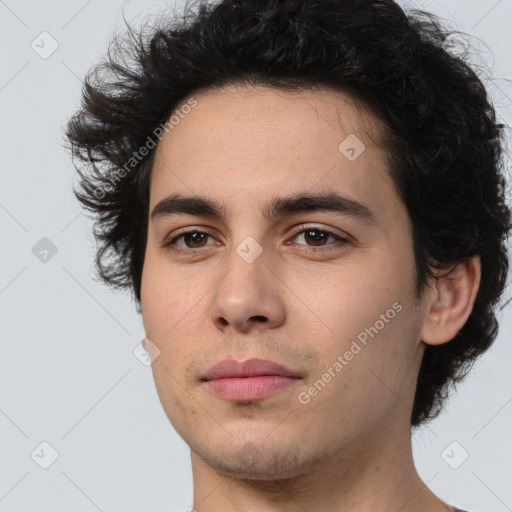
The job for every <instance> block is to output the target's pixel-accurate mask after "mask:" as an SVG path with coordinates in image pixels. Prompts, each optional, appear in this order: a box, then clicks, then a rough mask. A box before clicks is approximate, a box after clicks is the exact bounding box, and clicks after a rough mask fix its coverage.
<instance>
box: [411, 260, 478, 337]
mask: <svg viewBox="0 0 512 512" xmlns="http://www.w3.org/2000/svg"><path fill="white" fill-rule="evenodd" d="M480 278H481V265H480V257H479V256H478V255H475V256H473V257H471V258H469V259H467V260H465V261H463V262H461V263H458V264H456V265H455V266H454V267H453V268H452V269H451V270H450V271H449V272H448V273H447V274H443V275H442V276H438V278H437V280H436V284H435V288H434V289H433V290H432V293H430V294H429V295H428V302H427V303H426V310H427V313H426V316H425V319H424V322H423V326H422V329H421V335H420V336H421V337H420V339H421V341H423V342H425V343H427V344H428V345H440V344H442V343H446V342H448V341H450V340H452V339H453V338H454V337H455V336H456V335H457V333H458V332H459V331H460V330H461V329H462V327H464V324H465V323H466V320H467V319H468V317H469V315H470V314H471V311H472V310H473V304H474V302H475V298H476V295H477V292H478V288H479V286H480Z"/></svg>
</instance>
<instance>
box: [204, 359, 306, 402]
mask: <svg viewBox="0 0 512 512" xmlns="http://www.w3.org/2000/svg"><path fill="white" fill-rule="evenodd" d="M301 379H302V377H301V376H300V375H299V374H298V373H297V372H294V371H293V370H290V369H289V368H286V367H285V366H283V365H280V364H278V363H275V362H273V361H267V360H263V359H249V360H247V361H243V362H239V361H236V360H234V359H224V360H223V361H220V362H218V363H217V364H215V365H214V366H213V367H212V368H211V369H210V370H209V372H208V373H207V374H206V375H205V376H204V377H203V378H202V379H201V380H202V381H203V382H204V383H205V385H206V386H207V387H208V389H209V390H210V391H211V392H213V393H214V394H216V395H218V396H220V397H222V398H225V399H228V400H232V401H237V402H247V401H255V400H263V399H264V398H267V397H269V396H271V395H273V394H274V393H277V392H278V391H281V390H284V389H286V388H289V387H290V386H292V385H294V384H296V383H297V382H298V381H300V380H301Z"/></svg>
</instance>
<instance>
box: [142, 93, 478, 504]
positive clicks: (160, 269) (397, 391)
mask: <svg viewBox="0 0 512 512" xmlns="http://www.w3.org/2000/svg"><path fill="white" fill-rule="evenodd" d="M194 98H195V99H196V100H197V106H195V107H194V108H193V109H191V112H190V113H189V114H187V115H186V116H184V118H183V119H181V120H180V122H179V124H177V125H175V126H174V128H173V129H172V130H171V131H170V132H169V133H165V134H164V135H163V137H162V138H161V140H160V142H159V144H158V147H157V149H156V155H155V162H154V167H153V170H152V178H151V187H150V209H149V211H150V212H152V210H153V208H154V207H155V205H156V204H157V203H158V202H159V201H160V200H161V199H163V198H165V197H167V196H169V195H170V194H173V193H182V194H186V195H200V196H206V197H208V198H210V199H214V200H216V201H218V202H220V203H221V204H222V205H224V208H225V218H224V219H211V218H206V217H202V216H195V215H189V214H173V215H168V216H166V217H159V218H157V219H155V220H151V219H149V220H148V239H147V246H146V254H145V262H144V268H143V275H142V290H141V296H142V301H141V302H142V311H143V321H144V328H145V332H146V337H147V338H148V339H149V340H151V344H154V345H151V346H153V347H155V346H156V347H158V350H159V351H160V352H159V355H158V357H157V358H156V359H155V360H154V361H153V364H152V369H153V376H154V379H155V385H156V388H157V392H158V395H159V398H160V401H161V403H162V406H163V408H164V410H165V412H166V414H167V416H168V418H169V420H170V422H171V423H172V425H173V426H174V428H175V429H176V430H177V432H178V433H179V434H180V436H181V437H182V438H183V439H184V440H185V442H186V443H187V444H188V445H189V447H190V449H191V458H192V469H193V482H194V509H196V510H197V511H199V512H213V511H216V512H217V511H219V510H222V511H226V512H231V511H242V510H243V511H247V512H249V511H261V510H265V511H304V510H307V511H308V512H314V511H320V510H321V511H323V512H326V511H336V512H348V511H350V512H363V511H370V510H371V511H375V510H379V511H381V512H388V511H389V512H397V511H400V512H413V511H420V510H421V511H426V510H428V511H432V512H441V511H449V510H450V507H449V506H448V505H447V504H446V503H444V502H443V501H442V500H440V499H439V498H437V497H436V496H435V495H434V494H433V493H432V492H431V491H430V490H429V489H428V487H427V486H426V485H425V483H424V482H423V481H422V480H421V478H420V477H419V475H418V473H417V472H416V469H415V467H414V461H413V458H412V448H411V430H410V415H411V409H412V403H413V397H414V391H415V387H416V380H417V375H418V372H419V367H420V363H421V358H422V355H423V352H424V349H425V347H426V345H427V344H432V345H435V344H440V343H446V342H449V341H450V340H451V339H452V338H453V337H454V336H455V334H456V333H457V332H458V331H459V330H460V328H461V327H462V326H463V325H464V323H465V322H466V320H467V318H468V316H469V314H470V313H471V309H472V307H473V303H474V299H475V296H476V292H477V290H478V286H479V282H480V264H479V260H478V258H477V257H476V258H473V259H470V260H468V261H467V262H464V263H461V264H459V265H458V266H456V267H454V269H453V271H452V272H451V274H450V275H449V276H448V277H446V278H442V279H441V278H440V279H439V280H438V281H437V283H431V284H430V286H429V287H428V288H427V289H426V291H425V293H424V294H423V296H422V298H421V300H420V301H417V300H415V296H414V293H413V290H414V275H415V274H414V260H413V249H412V232H411V223H410V219H409V216H408V213H407V210H406V208H405V206H404V205H403V204H402V203H401V202H400V201H399V200H398V198H397V195H396V191H395V188H394V185H393V183H392V181H391V179H390V176H389V174H388V171H387V167H386V149H385V147H380V146H379V145H378V144H376V143H375V141H378V140H379V137H380V135H382V133H383V129H384V128H383V126H382V124H381V123H380V121H379V119H378V118H377V117H375V116H374V115H373V114H372V113H371V112H369V111H367V110H365V109H364V108H363V107H361V106H358V105H357V104H355V103H354V102H353V101H352V100H351V98H350V97H349V96H348V95H346V94H345V93H342V92H339V91H334V90H331V89H317V90H302V91H300V92H293V93H292V92H288V91H283V90H278V89H274V88H270V87H264V86H257V87H248V86H244V87H242V86H240V85H233V84H231V85H229V86H223V87H222V88H219V89H215V90H213V91H209V92H204V91H203V92H199V93H197V94H195V95H194ZM184 103H185V102H184ZM349 134H355V135H356V136H357V137H358V138H359V139H360V140H361V141H363V142H364V143H365V145H366V148H365V150H364V151H363V152H362V153H361V155H360V156H359V157H358V158H356V159H355V160H354V161H350V160H349V159H348V158H346V157H345V155H343V154H342V153H341V152H340V150H339V149H338V146H339V144H340V142H342V141H343V140H344V139H345V138H346V137H347V135H349ZM332 191H336V192H338V193H342V194H344V195H347V196H349V197H350V198H353V199H355V200H357V201H359V202H361V203H364V204H365V205H367V206H368V208H370V209H371V210H372V212H374V214H375V217H376V219H377V222H376V223H375V224H372V223H368V222H365V221H363V220H361V219H355V218H352V217H350V216H348V215H344V214H339V213H334V212H326V211H315V212H306V213H299V214H295V215H291V216H290V215H289V216H285V217H283V218H280V219H274V220H268V219H266V218H265V217H264V215H263V213H262V206H263V205H264V204H266V203H267V202H268V201H269V200H270V199H272V198H274V197H276V196H288V195H292V194H296V193H299V192H332ZM302 224H307V225H306V227H307V228H308V229H313V228H315V229H316V230H320V231H321V232H322V233H324V230H327V231H329V232H332V233H334V234H336V235H340V236H342V237H346V238H348V240H349V242H348V243H344V244H341V245H340V244H339V243H338V245H336V242H337V240H336V238H333V237H328V238H326V239H325V240H324V241H325V244H321V243H319V242H318V241H317V239H315V238H314V237H311V236H309V237H308V236H306V235H305V234H304V231H302V230H303V229H305V228H304V227H301V225H302ZM183 228H187V229H190V230H191V231H194V229H196V230H198V231H200V232H205V231H206V232H207V233H208V234H209V235H210V236H208V237H206V236H203V237H202V238H201V237H200V238H199V240H200V241H199V242H198V241H197V240H198V238H197V235H196V238H195V239H194V240H192V241H191V240H190V239H188V242H187V240H186V239H185V238H183V237H181V239H178V240H176V242H175V243H174V245H171V246H170V247H167V248H166V247H163V245H164V242H166V241H168V240H170V239H171V238H172V236H174V234H176V236H177V235H178V234H179V233H178V230H181V229H183ZM248 236H250V237H253V238H254V239H255V240H256V241H257V242H258V244H259V245H260V246H261V249H262V252H261V254H260V255H259V256H258V257H257V258H256V259H255V260H254V261H253V262H252V263H248V262H247V261H245V260H244V259H243V258H242V257H241V256H240V255H239V253H237V251H236V249H237V247H238V246H239V244H240V243H241V242H242V241H244V240H245V239H246V237H248ZM325 237H327V234H325ZM187 243H188V245H187ZM312 247H317V248H318V247H319V248H320V249H321V250H323V251H324V252H315V253H312V252H307V250H308V249H311V248H312ZM329 247H331V248H332V250H327V249H328V248H329ZM180 248H181V249H183V250H184V251H187V250H188V253H181V254H180V253H178V252H177V250H178V249H180ZM194 251H195V252H194ZM394 303H399V304H400V305H401V310H400V311H399V312H397V313H396V315H395V316H394V318H393V319H391V320H389V321H388V322H386V323H385V325H384V327H383V328H381V329H380V330H379V332H378V334H377V335H375V337H374V338H373V339H372V338H369V339H368V343H367V345H366V346H364V348H362V349H361V350H360V351H359V352H358V353H357V355H354V356H353V358H352V359H351V360H350V361H348V362H347V364H346V365H344V367H343V369H342V371H339V372H335V376H331V377H332V378H331V379H330V381H329V382H328V383H327V384H326V385H325V387H323V388H322V389H321V391H319V392H318V393H317V394H316V395H315V396H314V397H311V400H310V401H309V403H307V404H304V403H301V402H300V401H299V400H298V396H299V393H301V392H307V391H308V389H309V388H311V386H312V385H313V384H314V383H315V382H316V381H318V379H319V378H321V377H322V375H323V374H324V373H325V372H326V371H327V370H328V369H329V368H332V367H333V363H334V362H335V361H336V360H337V358H338V356H340V355H343V354H344V353H345V352H346V351H347V350H348V349H349V348H350V346H351V343H352V341H353V340H356V338H357V336H358V334H359V333H361V332H362V331H364V329H365V328H368V327H370V326H374V325H375V324H376V321H377V320H379V318H381V315H382V314H386V311H388V310H389V309H390V308H392V305H393V304H394ZM359 345H361V344H359ZM146 346H150V344H149V343H148V342H146ZM155 353H156V352H155ZM252 357H257V358H262V359H270V360H272V361H275V362H278V363H280V364H282V365H284V366H287V367H288V368H291V369H293V370H294V371H296V372H297V373H298V374H300V376H301V378H300V379H297V381H295V383H294V384H293V385H292V387H291V388H288V389H286V390H282V391H279V392H277V393H275V394H273V395H272V396H270V397H268V398H265V399H263V400H259V401H254V402H252V403H238V402H234V401H230V400H227V399H225V398H221V397H219V396H217V395H215V394H213V393H212V392H211V391H210V390H209V389H208V387H207V386H206V385H205V384H204V382H202V381H201V377H202V376H204V374H205V373H206V372H207V371H208V370H209V368H210V367H211V366H212V365H213V364H215V363H216V362H218V361H220V360H223V359H225V358H233V359H238V360H246V359H249V358H252ZM331 372H332V370H331ZM302 396H304V395H302Z"/></svg>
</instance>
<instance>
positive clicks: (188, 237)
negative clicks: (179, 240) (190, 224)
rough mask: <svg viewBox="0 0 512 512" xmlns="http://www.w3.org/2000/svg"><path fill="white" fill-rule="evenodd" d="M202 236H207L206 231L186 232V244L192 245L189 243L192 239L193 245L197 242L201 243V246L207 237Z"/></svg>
mask: <svg viewBox="0 0 512 512" xmlns="http://www.w3.org/2000/svg"><path fill="white" fill-rule="evenodd" d="M201 237H205V235H204V233H186V234H185V241H186V245H190V244H189V243H188V242H189V241H190V242H191V244H192V245H193V246H196V244H199V246H200V245H201V242H202V241H203V240H205V239H206V238H201Z"/></svg>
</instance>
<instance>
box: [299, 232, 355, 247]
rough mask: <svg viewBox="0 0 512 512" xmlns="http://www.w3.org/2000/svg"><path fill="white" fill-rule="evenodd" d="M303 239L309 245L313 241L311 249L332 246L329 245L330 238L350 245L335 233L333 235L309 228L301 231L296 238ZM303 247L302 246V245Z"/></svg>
mask: <svg viewBox="0 0 512 512" xmlns="http://www.w3.org/2000/svg"><path fill="white" fill-rule="evenodd" d="M298 237H302V239H303V240H304V241H305V242H306V243H307V241H308V240H309V241H312V242H313V245H312V246H311V245H309V247H321V246H324V245H332V244H327V240H328V239H329V238H333V239H334V240H335V241H337V242H346V243H348V240H347V239H345V238H342V237H341V236H339V235H335V234H334V233H331V232H330V231H325V230H323V229H318V228H308V229H303V230H302V231H299V232H298V233H296V234H295V236H294V238H298ZM300 245H302V244H300Z"/></svg>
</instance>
